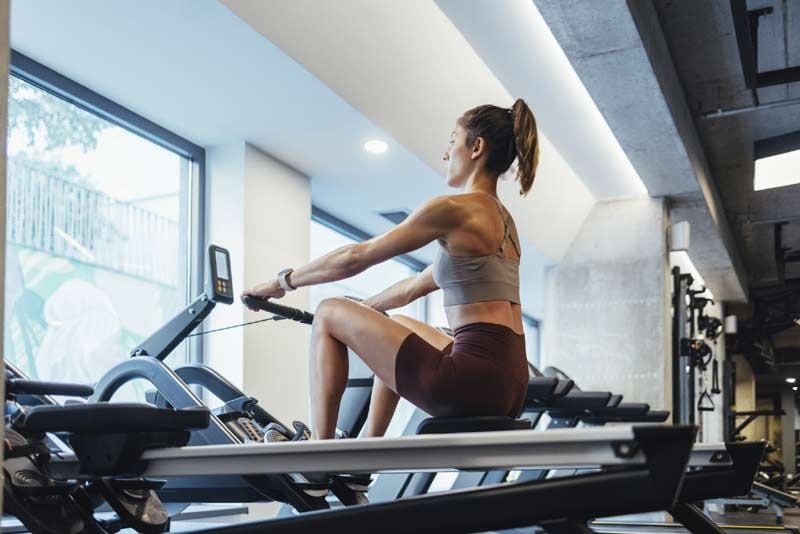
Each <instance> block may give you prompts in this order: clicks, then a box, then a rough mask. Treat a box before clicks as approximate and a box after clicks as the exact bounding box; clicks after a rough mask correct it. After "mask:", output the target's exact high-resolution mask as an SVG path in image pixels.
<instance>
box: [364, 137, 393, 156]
mask: <svg viewBox="0 0 800 534" xmlns="http://www.w3.org/2000/svg"><path fill="white" fill-rule="evenodd" d="M388 149H389V145H387V144H386V141H381V140H380V139H370V140H369V141H367V142H366V143H364V150H366V151H367V152H372V153H373V154H383V153H384V152H386V151H387V150H388Z"/></svg>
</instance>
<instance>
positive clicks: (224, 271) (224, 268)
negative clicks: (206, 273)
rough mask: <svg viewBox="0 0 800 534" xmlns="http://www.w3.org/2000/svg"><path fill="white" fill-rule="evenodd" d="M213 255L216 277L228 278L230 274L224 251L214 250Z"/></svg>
mask: <svg viewBox="0 0 800 534" xmlns="http://www.w3.org/2000/svg"><path fill="white" fill-rule="evenodd" d="M214 257H215V258H216V259H217V278H222V279H223V280H230V275H229V274H228V262H227V259H228V258H227V257H226V256H225V253H224V252H222V251H219V250H217V251H216V252H214Z"/></svg>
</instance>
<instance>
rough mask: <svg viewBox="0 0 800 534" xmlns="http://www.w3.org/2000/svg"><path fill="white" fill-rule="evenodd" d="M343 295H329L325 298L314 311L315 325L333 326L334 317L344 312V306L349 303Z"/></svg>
mask: <svg viewBox="0 0 800 534" xmlns="http://www.w3.org/2000/svg"><path fill="white" fill-rule="evenodd" d="M349 302H350V301H348V300H347V299H345V298H343V297H329V298H326V299H323V300H322V301H321V302H320V303H319V305H318V306H317V309H316V311H315V312H314V323H313V325H314V326H315V327H317V328H328V327H330V326H331V323H332V319H333V318H335V317H337V316H339V315H340V314H341V313H342V308H343V307H344V306H346V305H347V303H349Z"/></svg>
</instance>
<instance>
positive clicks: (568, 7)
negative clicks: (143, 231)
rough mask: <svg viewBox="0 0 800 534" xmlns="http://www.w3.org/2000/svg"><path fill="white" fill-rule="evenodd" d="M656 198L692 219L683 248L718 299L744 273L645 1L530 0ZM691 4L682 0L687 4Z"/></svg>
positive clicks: (731, 291) (740, 285) (739, 288)
mask: <svg viewBox="0 0 800 534" xmlns="http://www.w3.org/2000/svg"><path fill="white" fill-rule="evenodd" d="M534 3H535V4H536V7H537V8H538V9H539V11H540V12H541V14H542V16H543V17H544V19H545V20H546V21H547V24H548V26H549V27H550V29H551V30H552V32H553V34H554V35H555V37H556V38H557V39H558V42H559V43H560V44H561V46H562V48H563V50H564V52H565V53H566V55H567V56H568V57H569V59H570V62H571V63H572V65H573V67H574V69H575V71H576V72H577V73H578V75H579V76H580V78H581V81H582V82H583V83H584V85H585V86H586V88H587V90H588V91H589V93H590V94H591V95H592V98H593V99H594V101H595V102H596V103H597V106H598V108H599V109H600V111H601V112H602V113H603V116H604V117H605V119H606V120H607V121H608V124H609V125H610V126H611V128H612V129H613V131H614V134H615V135H616V137H617V139H618V140H619V142H620V145H621V146H622V148H623V150H625V152H626V154H627V155H628V157H629V159H630V161H631V163H632V164H633V166H634V168H635V169H636V171H637V172H638V173H639V176H640V177H641V179H642V181H643V182H644V184H645V185H646V187H647V190H648V191H649V193H650V194H651V195H652V196H657V197H667V198H669V199H670V200H671V201H673V203H674V204H676V205H679V206H680V208H681V211H680V212H677V211H676V212H675V214H674V215H679V216H680V217H682V218H678V219H675V218H674V217H672V220H689V221H690V223H691V225H692V245H691V248H690V250H689V255H690V256H691V258H692V261H693V263H694V265H695V267H696V268H697V270H698V271H699V272H700V274H701V275H702V277H703V278H704V280H705V283H706V285H707V287H708V288H709V289H710V290H711V291H712V292H713V294H714V296H715V298H717V299H719V300H725V301H744V300H746V299H747V285H748V284H747V279H746V278H747V276H746V273H745V268H744V264H743V262H742V260H741V258H740V257H739V252H738V248H737V246H736V243H735V240H734V236H733V232H732V231H731V229H730V225H729V223H728V217H727V214H726V213H725V209H724V206H723V203H722V200H721V198H720V193H719V191H718V189H717V184H716V183H715V181H714V179H713V175H712V172H711V169H710V166H709V163H708V160H707V157H706V155H705V152H704V149H703V146H702V143H701V141H700V138H699V136H698V133H697V129H696V127H695V124H694V120H693V117H692V114H691V112H690V108H689V106H688V105H687V101H686V98H685V96H684V91H683V88H682V86H681V82H680V79H679V78H678V75H677V73H676V71H675V67H674V65H673V61H672V58H671V57H670V51H669V48H668V47H667V43H666V40H665V38H664V35H663V32H662V30H661V26H660V24H659V21H658V16H657V13H656V11H655V9H654V7H653V5H652V3H651V2H648V1H645V0H630V1H629V2H627V3H626V2H622V1H615V2H587V1H583V0H534ZM687 3H688V2H687Z"/></svg>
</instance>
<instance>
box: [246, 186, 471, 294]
mask: <svg viewBox="0 0 800 534" xmlns="http://www.w3.org/2000/svg"><path fill="white" fill-rule="evenodd" d="M466 215H467V214H466V213H464V208H463V207H462V206H461V205H460V204H459V203H458V202H456V201H454V200H452V199H451V198H450V197H447V196H442V197H436V198H434V199H431V200H429V201H428V202H426V203H425V204H423V205H422V206H420V207H419V208H418V209H417V210H415V211H414V212H413V213H412V214H411V215H409V216H408V218H406V220H405V221H403V222H402V223H400V224H398V225H397V226H395V227H394V228H392V229H391V230H389V231H388V232H386V233H384V234H381V235H379V236H376V237H373V238H372V239H369V240H367V241H363V242H361V243H355V244H352V245H347V246H344V247H340V248H338V249H336V250H334V251H333V252H330V253H328V254H325V255H324V256H321V257H319V258H317V259H315V260H314V261H312V262H310V263H307V264H306V265H303V266H302V267H298V268H296V269H295V270H294V271H293V272H292V274H291V275H290V276H289V279H288V280H289V283H290V284H291V285H292V287H303V286H312V285H316V284H323V283H326V282H334V281H336V280H342V279H344V278H350V277H351V276H355V275H357V274H358V273H360V272H363V271H365V270H366V269H368V268H369V267H372V266H373V265H377V264H378V263H381V262H384V261H386V260H388V259H390V258H393V257H395V256H398V255H400V254H405V253H407V252H411V251H412V250H416V249H418V248H420V247H423V246H425V245H427V244H428V243H430V242H431V241H434V240H436V239H439V238H443V237H445V236H446V235H447V234H448V233H449V232H450V231H452V230H453V229H455V228H457V227H458V226H459V225H460V224H462V221H464V220H465V218H466ZM245 293H246V294H248V295H254V296H261V297H282V296H283V290H281V289H280V286H279V284H278V281H277V278H275V279H273V280H270V281H269V282H266V283H264V284H260V285H258V286H256V287H254V288H252V289H249V290H247V291H246V292H245Z"/></svg>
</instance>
